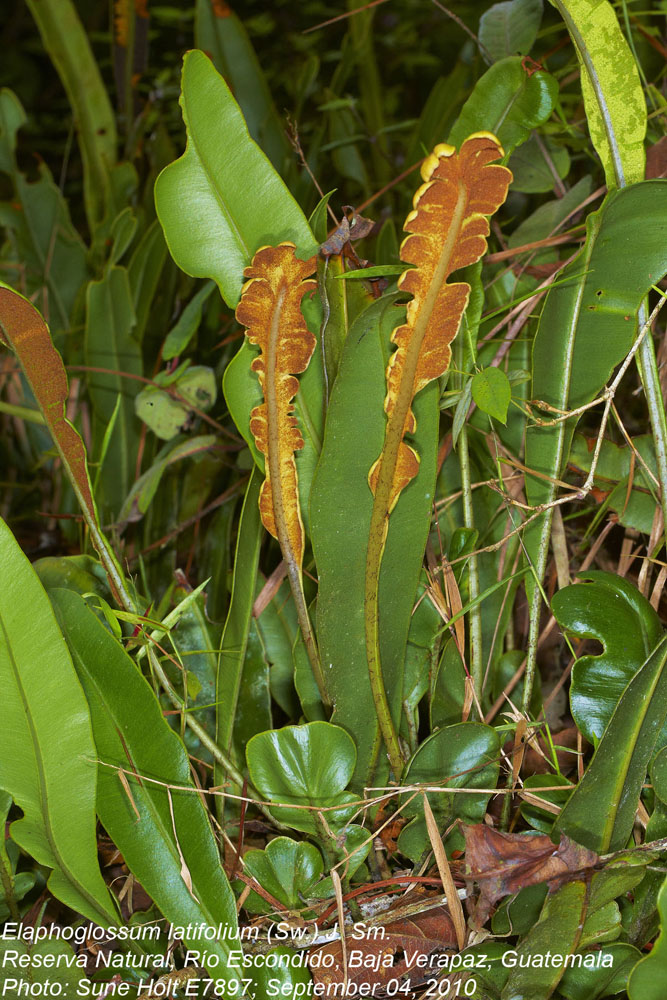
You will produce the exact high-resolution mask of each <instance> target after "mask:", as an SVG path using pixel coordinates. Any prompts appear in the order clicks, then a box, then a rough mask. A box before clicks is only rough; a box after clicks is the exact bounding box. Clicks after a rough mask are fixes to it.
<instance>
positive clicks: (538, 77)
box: [448, 56, 558, 153]
mask: <svg viewBox="0 0 667 1000" xmlns="http://www.w3.org/2000/svg"><path fill="white" fill-rule="evenodd" d="M557 98H558V83H557V81H556V79H555V77H553V76H551V75H550V74H549V73H544V72H543V71H542V70H538V71H537V72H536V73H532V74H531V75H529V74H528V72H527V71H526V70H525V69H524V68H523V66H522V65H521V59H520V58H519V56H508V58H507V59H501V60H500V62H497V63H494V64H493V66H490V67H489V69H488V70H487V71H486V73H485V74H484V76H483V77H481V79H480V80H478V81H477V83H476V85H475V89H474V90H473V92H472V94H471V95H470V97H469V98H468V100H467V101H466V103H465V104H464V105H463V109H462V111H461V114H460V115H459V117H458V118H457V120H456V122H455V124H454V127H453V128H452V131H451V132H450V133H449V139H448V141H449V142H450V143H452V145H454V146H460V145H461V143H462V142H463V140H464V139H466V138H467V136H469V135H471V133H473V132H481V131H487V132H493V134H494V135H496V136H497V137H498V139H499V140H500V142H501V144H502V146H503V149H504V150H505V152H506V153H511V152H512V150H514V149H516V147H517V146H520V145H521V143H522V142H525V141H526V139H528V137H529V136H530V133H531V131H532V130H533V129H534V128H537V126H538V125H542V124H543V122H545V121H546V120H547V118H548V117H549V115H550V114H551V112H552V111H553V109H554V106H555V104H556V100H557Z"/></svg>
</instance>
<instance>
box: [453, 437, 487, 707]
mask: <svg viewBox="0 0 667 1000" xmlns="http://www.w3.org/2000/svg"><path fill="white" fill-rule="evenodd" d="M457 451H458V455H459V468H460V470H461V495H462V501H463V523H464V524H465V526H466V528H468V529H469V530H471V531H474V529H475V514H474V511H473V505H472V489H471V480H470V454H469V452H468V430H467V427H466V425H465V424H463V426H462V428H461V432H460V434H459V440H458V444H457ZM468 585H469V589H470V601H471V603H472V602H474V601H477V603H475V604H474V605H473V607H471V609H470V675H471V677H472V682H473V686H474V688H475V693H476V695H477V698H478V700H479V701H480V703H481V699H482V682H483V680H484V658H483V653H482V609H481V605H480V604H479V602H478V598H479V594H480V589H479V563H478V560H477V555H476V554H475V553H474V552H473V553H472V555H471V556H470V557H469V559H468Z"/></svg>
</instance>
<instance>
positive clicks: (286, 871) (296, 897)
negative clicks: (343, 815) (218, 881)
mask: <svg viewBox="0 0 667 1000" xmlns="http://www.w3.org/2000/svg"><path fill="white" fill-rule="evenodd" d="M243 863H244V866H245V871H246V874H248V875H252V877H253V878H255V879H257V881H258V882H259V884H260V885H261V886H262V888H263V889H266V891H267V892H270V893H271V895H272V896H273V897H274V899H277V900H278V902H279V903H283V904H284V905H285V906H286V907H287V908H288V909H290V910H294V909H298V908H300V907H301V906H303V897H304V896H308V891H309V889H310V888H311V887H312V886H313V885H314V884H315V882H317V880H318V879H319V878H320V876H321V875H322V872H323V871H324V863H323V861H322V855H321V854H320V852H319V851H318V850H317V848H316V847H314V846H313V845H312V844H308V843H305V842H301V843H298V842H297V841H296V840H290V838H289V837H276V838H275V840H272V841H271V843H269V844H267V846H266V849H265V850H263V851H258V850H255V849H252V850H250V851H246V853H245V854H244V855H243ZM243 905H244V907H245V909H246V910H247V911H248V913H269V912H270V911H271V909H272V907H271V906H270V904H269V903H267V901H266V900H265V899H263V898H262V897H261V896H260V895H258V893H256V892H251V893H250V895H249V896H248V898H247V899H246V901H245V903H244V904H243Z"/></svg>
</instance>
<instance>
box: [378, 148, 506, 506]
mask: <svg viewBox="0 0 667 1000" xmlns="http://www.w3.org/2000/svg"><path fill="white" fill-rule="evenodd" d="M501 156H503V149H502V147H501V146H500V144H499V142H498V140H497V139H496V138H495V136H493V135H491V134H490V133H489V132H477V133H475V134H474V135H471V136H470V137H469V138H468V139H466V140H465V142H464V143H463V145H462V146H461V149H460V151H459V152H458V153H457V152H456V150H455V149H454V148H453V147H452V146H447V145H444V144H442V145H439V146H436V147H435V150H434V152H433V153H431V155H430V156H428V157H427V158H426V159H425V161H424V163H423V165H422V178H423V180H424V184H422V186H421V187H420V188H419V189H418V191H417V193H416V194H415V197H414V201H413V204H414V210H413V211H412V212H410V214H409V215H408V217H407V219H406V222H405V226H404V228H405V231H406V232H407V233H409V234H410V235H409V236H407V237H406V238H405V239H404V240H403V243H402V244H401V260H403V261H405V263H406V264H413V265H416V266H415V267H413V268H412V269H410V270H408V271H405V272H404V273H403V274H402V275H401V277H400V279H399V282H398V285H399V287H400V288H401V290H402V291H404V292H410V294H411V295H412V300H411V301H410V302H409V304H408V306H407V317H406V322H405V323H404V324H403V325H402V326H399V327H397V328H396V329H395V330H394V332H393V334H392V341H393V342H394V344H396V348H397V349H396V351H395V352H394V353H393V354H392V356H391V358H390V360H389V365H388V367H387V396H386V399H385V411H386V413H387V434H386V439H385V447H384V449H383V452H382V455H381V456H380V458H379V459H378V460H377V462H376V463H375V464H374V466H373V468H372V469H371V472H370V475H369V484H370V487H371V489H372V491H373V493H374V494H376V493H377V490H378V484H379V481H380V476H382V480H383V481H384V491H388V512H389V511H391V510H392V509H393V507H394V505H395V503H396V501H397V500H398V497H399V495H400V493H401V491H402V490H403V489H404V488H405V487H406V486H407V484H408V483H409V482H410V481H411V480H412V479H414V477H415V476H416V475H417V471H418V468H419V457H418V455H417V454H416V452H415V451H414V449H412V448H411V447H410V446H409V445H407V444H406V443H405V441H404V440H403V438H404V436H405V435H406V434H412V433H413V432H414V430H415V418H414V415H413V413H412V409H411V406H412V400H413V399H414V397H415V395H416V394H417V393H418V392H419V391H420V389H423V388H424V386H426V385H428V383H429V382H431V381H432V380H433V379H436V378H438V377H439V376H440V375H442V374H444V372H445V371H447V368H448V367H449V362H450V358H451V348H450V344H451V342H452V340H453V339H454V337H455V336H456V332H457V330H458V328H459V324H460V322H461V317H462V316H463V312H464V310H465V308H466V305H467V303H468V296H469V294H470V285H468V284H467V282H463V281H459V282H454V283H452V284H448V283H447V279H448V278H449V276H450V275H451V274H452V273H453V272H454V271H457V270H458V269H459V268H462V267H467V266H468V265H470V264H474V263H475V262H476V261H478V260H479V259H480V257H481V256H482V255H483V254H484V252H485V250H486V237H487V236H488V235H489V223H488V219H487V216H489V215H492V214H493V213H494V212H495V211H497V209H498V208H499V207H500V206H501V205H502V203H503V202H504V200H505V198H506V196H507V188H508V186H509V183H510V181H511V180H512V174H511V172H510V171H509V170H508V169H507V167H503V166H500V165H498V164H494V163H493V161H494V160H498V159H499V158H500V157H501ZM392 439H393V440H392ZM383 466H384V470H383V468H382V467H383ZM389 477H391V478H389Z"/></svg>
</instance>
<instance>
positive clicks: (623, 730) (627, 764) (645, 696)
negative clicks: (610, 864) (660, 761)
mask: <svg viewBox="0 0 667 1000" xmlns="http://www.w3.org/2000/svg"><path fill="white" fill-rule="evenodd" d="M666 665H667V638H665V639H662V640H661V641H660V644H659V645H658V646H657V648H656V649H655V651H654V652H653V653H652V654H651V655H650V656H649V657H648V659H647V660H646V662H645V663H644V665H643V666H642V667H641V668H640V669H639V670H638V671H637V673H636V674H635V675H634V677H633V678H632V680H631V681H630V683H629V684H628V686H627V687H626V689H625V691H624V692H623V694H622V695H621V698H620V700H619V702H618V704H617V706H616V710H615V712H614V714H613V715H612V717H611V719H610V721H609V724H608V726H607V728H606V729H605V731H604V735H603V737H602V739H601V740H600V743H599V745H598V748H597V750H596V751H595V755H594V757H593V760H592V761H591V763H590V764H589V765H588V768H587V769H586V771H585V773H584V776H583V778H582V779H581V781H580V782H579V784H578V785H577V787H576V789H575V790H574V792H573V793H572V796H571V797H570V799H568V802H567V804H566V805H565V808H564V809H563V811H562V812H561V814H560V816H559V817H558V818H557V820H556V823H555V824H554V833H556V832H558V833H560V832H562V833H565V834H567V836H568V837H571V838H572V839H573V840H576V841H577V843H580V844H583V845H584V846H585V847H588V848H590V849H591V850H594V851H597V852H598V854H603V853H605V852H607V851H616V850H621V849H622V848H623V847H625V844H626V842H627V839H628V837H629V836H630V833H631V832H632V827H633V824H634V819H635V813H636V811H637V803H638V802H639V796H640V793H641V789H642V785H643V783H644V779H645V778H646V772H647V770H648V766H649V761H650V759H651V756H652V755H653V752H654V748H655V744H656V740H657V739H658V735H659V733H660V730H661V729H662V727H663V726H664V724H665V719H667V669H665V668H666Z"/></svg>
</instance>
